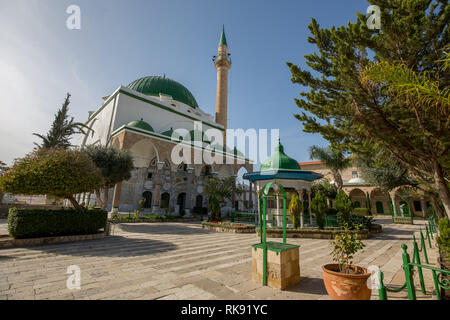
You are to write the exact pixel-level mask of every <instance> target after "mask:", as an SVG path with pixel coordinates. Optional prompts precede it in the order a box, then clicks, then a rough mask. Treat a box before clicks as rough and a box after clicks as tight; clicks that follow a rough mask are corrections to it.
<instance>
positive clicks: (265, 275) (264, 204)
mask: <svg viewBox="0 0 450 320" xmlns="http://www.w3.org/2000/svg"><path fill="white" fill-rule="evenodd" d="M263 286H267V242H266V197H265V196H263Z"/></svg>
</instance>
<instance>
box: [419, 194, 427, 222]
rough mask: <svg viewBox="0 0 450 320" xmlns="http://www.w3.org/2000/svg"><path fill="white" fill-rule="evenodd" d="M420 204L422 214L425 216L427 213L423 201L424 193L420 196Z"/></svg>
mask: <svg viewBox="0 0 450 320" xmlns="http://www.w3.org/2000/svg"><path fill="white" fill-rule="evenodd" d="M420 206H421V207H422V215H423V217H424V218H425V216H426V214H427V205H426V203H425V196H424V195H421V196H420Z"/></svg>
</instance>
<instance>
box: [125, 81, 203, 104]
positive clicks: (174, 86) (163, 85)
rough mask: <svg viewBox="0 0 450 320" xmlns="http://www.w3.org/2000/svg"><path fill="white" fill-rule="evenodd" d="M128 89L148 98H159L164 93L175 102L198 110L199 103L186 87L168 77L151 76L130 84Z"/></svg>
mask: <svg viewBox="0 0 450 320" xmlns="http://www.w3.org/2000/svg"><path fill="white" fill-rule="evenodd" d="M128 88H130V89H132V90H135V91H138V92H140V93H143V94H146V95H148V96H159V94H160V93H162V94H165V95H169V96H172V98H173V99H174V100H176V101H179V102H182V103H185V104H187V105H188V106H191V107H192V108H198V105H197V101H195V98H194V96H193V95H192V93H191V92H190V91H189V90H188V89H186V87H185V86H183V85H182V84H181V83H179V82H176V81H175V80H172V79H169V78H166V77H160V76H149V77H144V78H140V79H137V80H135V81H133V82H132V83H130V84H129V85H128Z"/></svg>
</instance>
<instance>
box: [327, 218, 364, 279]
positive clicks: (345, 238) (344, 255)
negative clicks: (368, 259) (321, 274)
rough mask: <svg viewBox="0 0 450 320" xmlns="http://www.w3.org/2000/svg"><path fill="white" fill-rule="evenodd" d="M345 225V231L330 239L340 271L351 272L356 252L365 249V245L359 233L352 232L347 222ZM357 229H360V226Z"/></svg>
mask: <svg viewBox="0 0 450 320" xmlns="http://www.w3.org/2000/svg"><path fill="white" fill-rule="evenodd" d="M343 227H344V232H343V233H338V234H336V235H335V236H334V239H332V240H330V245H331V247H332V248H333V251H332V252H331V254H332V255H333V261H335V262H337V263H338V264H339V271H340V272H344V273H349V271H350V265H351V264H352V263H353V256H354V254H355V253H357V252H358V251H359V250H361V249H363V248H364V247H365V245H364V243H363V242H362V241H361V240H360V237H359V235H358V233H354V232H350V229H349V228H348V226H347V225H346V224H344V226H343ZM356 230H357V231H358V228H357V229H356Z"/></svg>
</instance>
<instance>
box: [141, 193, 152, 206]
mask: <svg viewBox="0 0 450 320" xmlns="http://www.w3.org/2000/svg"><path fill="white" fill-rule="evenodd" d="M142 197H143V199H144V205H143V208H145V209H148V208H151V207H152V193H151V192H150V191H145V192H144V193H143V194H142Z"/></svg>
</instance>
